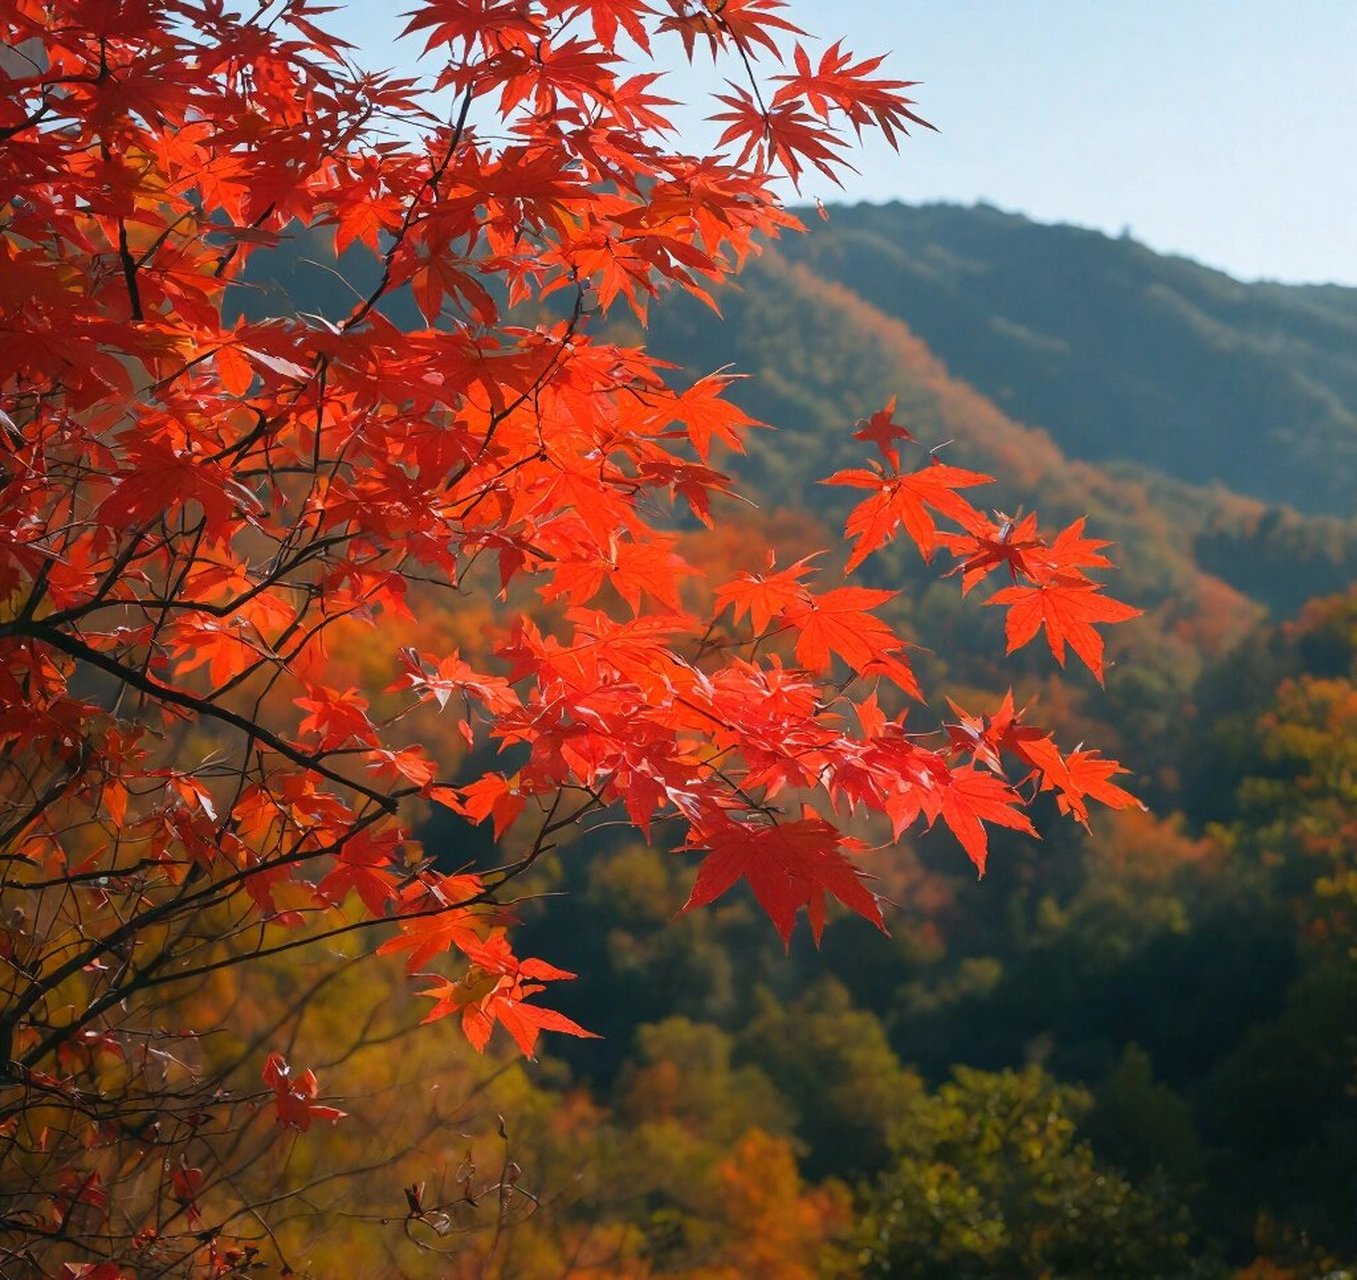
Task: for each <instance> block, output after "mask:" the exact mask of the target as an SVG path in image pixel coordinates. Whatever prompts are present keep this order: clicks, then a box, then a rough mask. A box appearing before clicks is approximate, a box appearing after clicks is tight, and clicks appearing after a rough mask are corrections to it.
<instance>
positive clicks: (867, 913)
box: [683, 812, 886, 942]
mask: <svg viewBox="0 0 1357 1280" xmlns="http://www.w3.org/2000/svg"><path fill="white" fill-rule="evenodd" d="M689 843H690V847H698V848H705V849H707V850H708V852H707V856H706V857H705V858H704V859H703V860H702V865H701V866H700V867H699V868H698V872H697V880H696V882H695V883H694V884H693V890H692V893H691V894H689V896H688V901H687V902H686V903H685V904H684V908H683V909H684V910H685V911H687V910H690V909H691V908H693V907H701V906H706V905H707V904H708V903H710V902H714V901H715V900H716V899H717V898H719V897H720V896H721V895H722V894H723V893H725V892H726V891H727V890H729V889H730V888H731V887H732V886H733V885H734V884H735V883H736V882H737V881H738V880H741V879H744V880H747V881H748V882H749V887H750V889H752V890H753V893H754V897H755V899H756V900H757V901H758V904H759V905H760V906H761V907H762V908H763V909H764V910H765V911H766V912H767V913H768V915H769V917H770V919H771V920H772V921H773V924H774V925H775V926H776V927H777V931H778V932H779V933H780V934H781V935H782V940H783V941H784V942H788V941H790V939H791V934H792V925H793V924H794V923H795V920H796V913H797V911H799V910H800V909H801V908H802V907H805V908H806V909H807V911H808V913H809V916H810V926H811V931H812V933H814V935H815V937H816V939H817V940H818V939H819V937H820V935H821V933H822V932H823V931H824V926H825V895H826V894H829V895H832V896H833V897H835V898H837V899H838V900H839V901H840V902H842V903H843V904H844V906H846V907H848V908H849V909H850V910H852V911H855V912H857V914H858V915H860V916H864V917H865V918H866V919H868V920H870V921H872V923H873V924H875V925H876V926H877V927H878V928H880V929H883V930H884V929H885V927H886V926H885V921H884V920H883V919H882V917H881V908H880V905H879V903H878V902H877V899H876V896H875V895H874V894H873V893H872V892H871V891H870V890H869V889H868V888H867V886H866V884H865V883H864V882H863V879H862V874H861V872H859V871H858V869H857V868H856V867H854V866H853V864H852V863H851V862H849V861H848V859H847V858H845V857H844V856H843V853H842V852H841V850H842V849H844V848H853V847H857V846H856V844H855V842H853V841H850V840H848V839H847V838H846V837H845V836H844V835H843V833H842V832H841V831H839V830H838V829H837V828H835V827H833V826H832V825H831V824H829V823H828V822H825V821H824V819H822V818H819V817H817V816H815V815H814V814H813V813H811V812H808V813H807V816H805V817H803V818H801V819H798V820H797V821H795V822H786V821H783V822H776V823H771V824H770V823H767V822H762V821H760V822H755V821H748V822H738V821H733V820H717V821H713V822H712V823H711V824H710V825H708V826H703V827H701V828H699V829H698V830H696V831H694V833H693V835H692V836H691V837H690V839H689Z"/></svg>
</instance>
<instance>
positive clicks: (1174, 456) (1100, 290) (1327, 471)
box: [781, 204, 1357, 516]
mask: <svg viewBox="0 0 1357 1280" xmlns="http://www.w3.org/2000/svg"><path fill="white" fill-rule="evenodd" d="M807 222H808V224H814V225H812V226H811V231H810V234H809V235H806V236H797V237H790V238H788V239H787V240H786V241H785V242H784V243H783V245H782V246H781V252H782V253H783V254H784V255H785V256H786V257H787V258H788V259H789V260H791V261H795V262H802V263H805V264H806V265H807V266H809V267H810V268H811V269H812V270H813V271H815V273H816V274H817V275H819V276H821V277H822V278H824V279H826V280H830V281H833V282H835V283H839V284H843V285H845V286H847V287H848V288H850V289H852V290H853V291H854V292H855V293H856V294H857V295H858V296H859V297H861V298H862V299H863V300H864V301H866V302H869V303H871V304H872V305H873V306H875V307H877V308H879V309H880V310H881V311H882V312H883V313H884V314H886V315H889V316H893V317H896V318H898V319H903V320H905V321H906V322H907V323H908V324H909V326H910V327H911V329H913V331H914V332H915V333H916V334H918V336H919V337H920V338H921V339H922V340H923V341H924V342H925V343H927V344H928V346H929V348H930V349H931V350H932V351H933V352H935V353H936V354H937V355H938V356H939V357H940V358H941V359H942V360H943V361H944V362H945V363H946V364H947V366H948V368H949V369H950V370H951V371H952V373H953V374H954V375H955V376H957V377H958V378H960V379H962V380H964V381H966V382H968V383H970V384H971V385H972V386H974V387H976V388H977V389H978V390H980V391H982V392H983V393H984V394H985V395H987V396H989V397H990V398H991V399H992V400H994V401H995V403H997V404H998V405H1000V406H1001V407H1002V408H1003V409H1004V410H1005V411H1006V412H1007V413H1009V414H1010V415H1011V416H1013V417H1014V418H1017V419H1018V420H1019V421H1022V422H1026V423H1030V424H1033V425H1038V426H1041V427H1044V428H1045V429H1046V430H1047V431H1049V432H1050V434H1051V436H1052V438H1053V439H1054V440H1055V441H1056V442H1057V443H1058V444H1059V445H1060V446H1061V448H1063V449H1064V450H1065V451H1066V452H1067V453H1069V454H1070V455H1071V456H1072V457H1077V458H1086V459H1090V460H1093V461H1130V462H1139V463H1144V464H1146V465H1148V466H1151V467H1154V468H1155V469H1157V470H1160V471H1163V472H1165V473H1167V474H1169V475H1174V476H1178V477H1179V478H1181V479H1184V480H1189V481H1193V482H1195V483H1202V484H1211V483H1216V482H1218V483H1220V484H1223V485H1225V486H1226V487H1228V488H1230V489H1232V490H1235V491H1236V492H1238V493H1242V494H1248V495H1251V496H1254V497H1258V498H1262V499H1264V500H1266V501H1271V502H1285V503H1289V504H1291V505H1293V506H1295V507H1297V508H1298V509H1300V510H1302V511H1308V512H1327V513H1330V514H1335V515H1344V516H1345V515H1350V514H1352V510H1353V495H1354V492H1357V290H1353V289H1342V288H1338V287H1334V286H1328V287H1308V286H1302V287H1291V286H1286V285H1278V284H1244V283H1241V282H1239V281H1237V280H1233V279H1231V278H1230V277H1229V276H1227V275H1225V274H1223V273H1221V272H1219V271H1213V270H1210V269H1208V268H1206V267H1202V266H1199V265H1198V264H1196V263H1194V262H1190V261H1187V260H1186V259H1183V258H1174V257H1166V256H1163V255H1160V254H1156V253H1154V252H1153V251H1151V250H1150V249H1148V248H1146V247H1145V246H1144V245H1141V244H1138V243H1136V242H1135V241H1134V240H1132V239H1130V238H1129V236H1123V237H1122V238H1120V239H1112V238H1109V237H1108V236H1105V235H1103V234H1101V233H1099V232H1096V231H1088V230H1082V229H1079V228H1076V227H1069V226H1044V225H1041V224H1039V223H1035V222H1031V221H1028V220H1027V219H1026V218H1023V217H1020V216H1018V215H1015V214H1007V213H1002V212H1000V211H999V210H997V209H993V208H990V207H987V206H984V205H981V206H978V207H975V208H961V207H957V206H951V205H929V206H924V207H922V208H911V207H909V206H905V205H900V204H892V205H887V206H884V207H874V206H869V205H859V206H857V207H854V208H842V209H835V210H834V212H833V215H832V217H831V218H830V219H829V221H828V222H827V223H823V224H822V223H821V222H820V220H819V219H816V218H809V219H807Z"/></svg>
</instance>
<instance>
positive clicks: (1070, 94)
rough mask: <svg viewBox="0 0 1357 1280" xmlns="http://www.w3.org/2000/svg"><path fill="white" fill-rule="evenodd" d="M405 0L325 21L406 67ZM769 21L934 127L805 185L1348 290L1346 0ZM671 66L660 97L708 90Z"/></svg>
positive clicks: (884, 2)
mask: <svg viewBox="0 0 1357 1280" xmlns="http://www.w3.org/2000/svg"><path fill="white" fill-rule="evenodd" d="M405 7H406V6H405V5H398V6H396V5H393V6H391V7H390V8H388V7H387V6H386V5H385V4H383V5H361V6H355V7H354V10H356V12H357V13H358V14H359V15H360V16H359V17H357V18H354V17H348V18H346V19H343V20H342V21H334V19H338V18H341V15H339V14H336V15H333V18H332V25H334V26H335V27H337V28H339V27H346V28H347V29H348V31H349V32H350V33H351V35H350V38H353V39H357V40H359V41H360V42H361V43H362V45H363V51H364V53H363V60H364V61H368V62H370V63H371V64H374V65H392V64H396V63H405V62H406V61H407V60H408V58H409V57H410V56H412V55H413V52H414V49H413V48H412V47H411V42H409V41H403V42H401V45H399V46H395V47H393V46H392V45H390V44H389V43H388V41H389V36H387V35H386V33H387V32H389V31H390V30H392V29H393V28H395V29H398V24H397V23H396V22H395V21H394V20H393V18H392V17H391V16H389V15H391V14H394V13H397V12H400V11H401V10H403V9H404V8H405ZM657 7H658V6H657ZM351 12H353V11H351ZM786 14H787V16H788V17H790V18H791V20H792V21H794V22H796V23H797V24H798V25H799V26H801V27H804V28H805V29H806V30H807V31H808V32H811V33H812V34H814V35H816V36H823V37H825V38H827V39H829V40H832V39H834V38H837V37H840V36H842V37H844V38H845V42H846V44H847V46H848V48H850V49H851V50H853V51H854V52H855V53H858V54H862V55H865V54H868V53H880V52H885V51H890V53H891V57H890V58H889V59H888V61H887V68H888V69H889V71H890V73H891V74H892V75H894V76H895V77H896V78H899V79H909V80H921V81H924V83H923V84H921V85H920V86H919V88H918V89H917V90H916V91H915V96H916V98H917V100H918V103H919V107H920V110H921V111H922V113H923V114H924V115H925V117H926V118H928V119H929V120H931V121H932V122H933V123H934V124H935V125H936V126H937V127H938V129H939V131H940V132H939V133H938V134H930V133H926V132H919V133H916V134H915V136H914V137H913V138H912V139H910V140H909V141H907V142H906V143H905V145H904V146H903V148H902V151H901V154H899V155H896V154H895V153H893V152H891V151H890V150H889V149H888V148H886V147H885V146H884V145H880V144H878V145H875V146H869V147H867V148H866V149H864V151H863V152H862V153H861V154H860V155H859V156H858V157H857V161H856V163H857V167H858V168H859V170H860V176H858V177H857V178H852V179H850V180H849V181H847V183H846V190H845V191H844V192H839V191H837V189H835V188H834V187H832V185H831V184H829V183H828V182H824V181H822V180H821V181H817V180H816V179H815V178H814V177H813V176H812V178H811V179H810V180H809V181H808V184H807V186H806V187H805V194H806V195H807V196H808V197H809V196H820V197H821V198H823V199H824V200H825V201H826V203H832V202H833V201H835V200H844V199H847V200H852V201H855V200H872V201H883V200H890V199H901V200H908V201H914V202H917V201H926V200H951V201H961V202H964V203H971V202H973V201H976V200H988V201H990V202H991V203H993V204H997V205H1000V206H1001V207H1003V208H1005V209H1012V210H1017V211H1020V212H1023V213H1026V214H1029V215H1030V216H1032V217H1034V218H1038V219H1040V220H1041V221H1044V222H1075V223H1079V224H1081V225H1084V226H1092V227H1099V228H1102V229H1104V230H1106V231H1108V232H1110V233H1112V234H1118V233H1120V232H1121V230H1122V229H1123V228H1124V227H1128V226H1129V228H1130V230H1131V234H1132V235H1133V236H1134V237H1135V238H1136V239H1138V240H1141V241H1144V242H1145V243H1147V244H1149V245H1151V246H1152V247H1153V248H1155V249H1159V250H1162V251H1166V252H1173V253H1182V254H1186V255H1187V256H1189V257H1192V258H1196V259H1198V260H1199V261H1202V262H1205V263H1208V264H1210V265H1212V266H1218V267H1221V268H1224V269H1225V270H1227V271H1230V272H1231V273H1233V274H1234V275H1237V276H1240V277H1243V278H1246V279H1254V278H1259V277H1266V278H1271V279H1278V280H1291V281H1299V280H1304V281H1337V282H1340V283H1344V284H1351V285H1357V2H1354V0H932V2H931V3H922V2H921V0H835V2H834V3H828V4H827V3H825V2H824V0H790V3H789V4H788V7H787V10H786ZM737 70H738V69H737V68H730V67H721V68H718V71H719V72H722V73H724V74H727V75H730V76H731V77H736V75H737ZM675 75H676V78H675V79H674V80H672V81H671V82H670V89H669V93H670V96H672V97H684V96H688V95H690V94H691V91H692V90H693V89H695V88H696V87H697V85H699V84H701V85H706V86H711V85H719V84H720V75H718V76H716V77H715V78H713V77H712V76H711V74H710V72H709V71H708V70H704V71H703V72H702V73H701V74H700V75H699V76H696V77H694V76H693V75H692V73H691V72H689V71H688V70H687V68H686V66H683V67H682V68H681V69H680V70H678V71H676V73H675ZM678 77H687V78H688V79H689V80H690V81H691V82H690V83H685V82H684V81H683V80H682V79H680V78H678ZM691 127H692V125H691V124H689V128H691Z"/></svg>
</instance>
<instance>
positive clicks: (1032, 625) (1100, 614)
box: [989, 579, 1140, 683]
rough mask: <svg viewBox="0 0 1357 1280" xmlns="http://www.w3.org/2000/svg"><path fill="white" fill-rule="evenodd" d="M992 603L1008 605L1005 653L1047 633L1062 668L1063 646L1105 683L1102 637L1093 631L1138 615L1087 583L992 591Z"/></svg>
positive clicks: (1006, 588) (1047, 641) (1048, 640)
mask: <svg viewBox="0 0 1357 1280" xmlns="http://www.w3.org/2000/svg"><path fill="white" fill-rule="evenodd" d="M989 603H990V604H1000V605H1007V606H1008V617H1007V619H1006V620H1005V623H1004V630H1005V633H1006V635H1007V637H1008V651H1009V653H1012V652H1013V650H1014V649H1021V648H1022V646H1023V645H1025V644H1027V643H1028V641H1030V640H1031V639H1032V638H1033V637H1034V636H1035V635H1036V634H1037V632H1038V631H1040V630H1041V629H1042V628H1043V627H1045V628H1046V643H1047V644H1048V645H1050V647H1051V653H1052V654H1054V655H1055V660H1056V661H1057V662H1058V663H1060V665H1061V666H1064V665H1065V646H1066V644H1068V645H1069V647H1070V648H1071V649H1073V650H1074V651H1075V653H1077V654H1078V655H1079V657H1080V658H1082V659H1083V661H1084V665H1085V666H1086V667H1088V669H1089V670H1090V671H1092V672H1093V674H1094V675H1095V676H1096V677H1097V678H1098V681H1099V683H1101V682H1102V678H1103V638H1102V636H1101V635H1099V634H1098V632H1097V631H1095V630H1094V626H1093V624H1094V623H1097V622H1127V621H1129V620H1130V619H1131V618H1138V617H1139V616H1140V610H1139V609H1135V608H1132V606H1131V605H1129V604H1123V603H1122V602H1121V601H1120V600H1113V599H1112V598H1111V597H1110V596H1105V595H1103V594H1102V588H1101V587H1100V586H1098V585H1097V584H1096V583H1093V582H1088V581H1080V580H1077V579H1076V580H1074V581H1068V580H1061V579H1055V580H1053V581H1051V582H1046V583H1039V584H1036V585H1033V586H1025V587H1005V588H1004V589H1003V590H1002V591H999V592H996V593H995V595H994V596H993V598H992V599H991V600H990V601H989Z"/></svg>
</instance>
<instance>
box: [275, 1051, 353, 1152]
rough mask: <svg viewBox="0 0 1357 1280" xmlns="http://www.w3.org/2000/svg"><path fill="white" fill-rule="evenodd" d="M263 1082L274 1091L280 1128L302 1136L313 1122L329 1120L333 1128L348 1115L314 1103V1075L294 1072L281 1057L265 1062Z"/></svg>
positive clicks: (315, 1086) (310, 1072)
mask: <svg viewBox="0 0 1357 1280" xmlns="http://www.w3.org/2000/svg"><path fill="white" fill-rule="evenodd" d="M263 1080H264V1084H265V1085H266V1086H267V1087H268V1088H270V1089H272V1090H273V1107H274V1115H275V1116H276V1117H277V1120H278V1123H279V1124H281V1125H286V1126H288V1127H290V1128H293V1129H300V1130H301V1131H302V1132H303V1133H304V1132H306V1130H307V1129H309V1128H310V1127H311V1122H312V1121H313V1120H328V1121H329V1122H330V1123H331V1124H334V1123H335V1121H337V1120H342V1119H343V1118H344V1116H345V1115H346V1114H347V1112H344V1111H341V1110H340V1109H339V1108H338V1107H331V1106H326V1105H325V1104H323V1103H319V1102H317V1101H316V1098H317V1096H318V1095H319V1093H320V1084H319V1082H318V1081H317V1080H316V1073H315V1072H314V1071H311V1070H309V1069H308V1070H306V1071H303V1072H300V1073H298V1072H296V1071H295V1070H294V1069H293V1068H292V1067H290V1066H288V1064H287V1059H286V1058H284V1057H283V1055H282V1054H281V1053H271V1054H269V1056H268V1058H267V1059H265V1062H264V1071H263Z"/></svg>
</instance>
